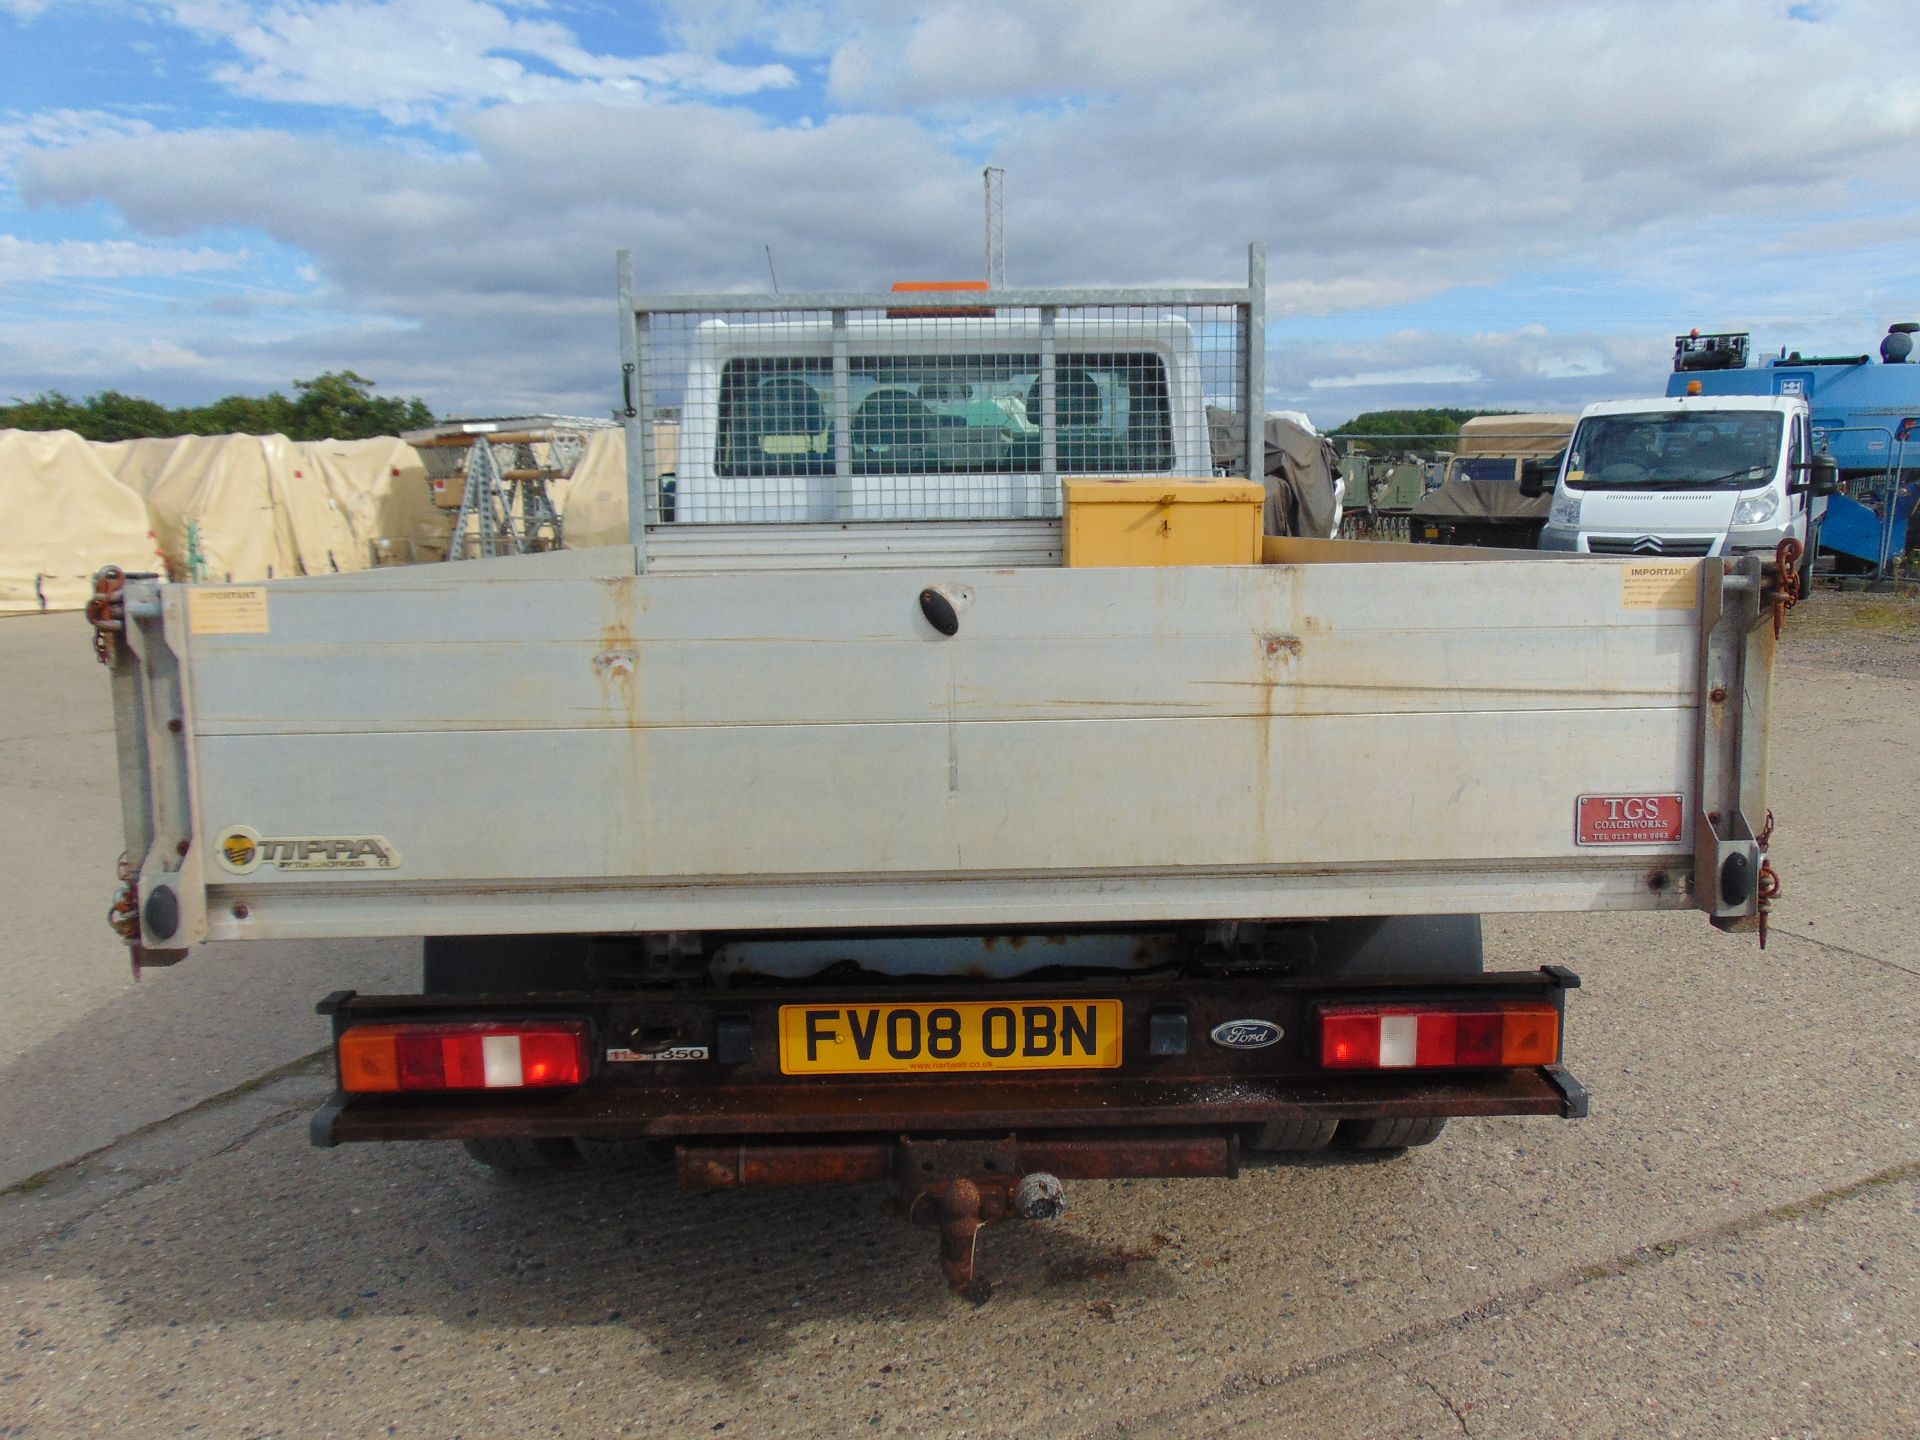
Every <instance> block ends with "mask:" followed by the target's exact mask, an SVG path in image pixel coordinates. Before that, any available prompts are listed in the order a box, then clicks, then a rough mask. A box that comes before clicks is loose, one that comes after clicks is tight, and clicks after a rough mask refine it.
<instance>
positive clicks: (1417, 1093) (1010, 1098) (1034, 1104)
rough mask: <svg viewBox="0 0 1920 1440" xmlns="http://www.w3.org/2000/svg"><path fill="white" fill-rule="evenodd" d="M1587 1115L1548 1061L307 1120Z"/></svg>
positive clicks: (653, 1125) (705, 1131)
mask: <svg viewBox="0 0 1920 1440" xmlns="http://www.w3.org/2000/svg"><path fill="white" fill-rule="evenodd" d="M1584 1111H1585V1096H1584V1093H1583V1092H1582V1091H1581V1089H1580V1086H1579V1084H1578V1082H1576V1081H1574V1080H1573V1079H1572V1077H1571V1076H1569V1075H1567V1073H1566V1072H1565V1071H1564V1070H1562V1069H1560V1068H1559V1067H1557V1066H1555V1067H1548V1068H1541V1069H1530V1070H1512V1071H1498V1072H1481V1073H1472V1074H1464V1075H1459V1076H1449V1077H1435V1076H1421V1077H1419V1078H1417V1079H1415V1078H1407V1079H1401V1078H1396V1077H1383V1076H1365V1077H1341V1078H1336V1079H1313V1080H1308V1081H1300V1080H1286V1081H1266V1080H1249V1081H1235V1082H1228V1083H1219V1082H1194V1081H1156V1080H1141V1079H1115V1080H1101V1081H1063V1080H1049V1081H1006V1080H995V1081H987V1082H982V1081H972V1080H956V1081H953V1082H951V1083H940V1084H928V1083H926V1082H924V1081H918V1082H910V1083H909V1082H900V1083H880V1084H876V1083H873V1082H871V1081H868V1082H863V1083H860V1084H857V1085H819V1084H806V1085H778V1084H775V1085H752V1086H712V1087H706V1088H701V1089H691V1088H690V1089H687V1090H669V1091H662V1090H650V1091H644V1092H642V1091H632V1090H618V1089H614V1090H605V1091H598V1092H596V1091H577V1092H573V1093H570V1094H563V1095H529V1094H525V1093H522V1094H519V1095H516V1096H514V1097H512V1098H510V1099H503V1098H496V1097H494V1096H486V1095H476V1096H451V1097H450V1096H444V1095H443V1096H436V1097H434V1098H431V1099H417V1100H416V1099H412V1098H410V1097H406V1096H395V1095H371V1096H351V1097H350V1096H345V1095H339V1096H336V1097H335V1098H334V1099H333V1100H331V1101H330V1102H329V1103H328V1104H327V1105H326V1106H325V1107H324V1108H323V1109H322V1110H321V1111H320V1112H319V1113H318V1114H317V1115H315V1116H314V1121H313V1138H314V1141H315V1143H316V1144H321V1145H339V1144H346V1143H349V1142H352V1141H360V1140H471V1139H485V1138H487V1137H490V1136H508V1135H510V1136H517V1137H523V1138H528V1139H537V1138H548V1137H551V1138H562V1137H569V1136H577V1137H586V1138H596V1139H637V1138H662V1139H664V1138H671V1137H682V1136H692V1135H776V1134H777V1135H796V1134H799V1135H806V1134H817V1135H828V1134H833V1135H847V1134H860V1133H873V1132H911V1133H920V1134H927V1133H936V1132H950V1131H975V1132H978V1131H983V1130H991V1131H1010V1130H1058V1129H1083V1128H1090V1129H1117V1128H1130V1127H1131V1128H1137V1127H1166V1126H1221V1125H1249V1124H1261V1123H1264V1122H1267V1121H1274V1120H1293V1119H1317V1120H1358V1119H1374V1118H1389V1117H1400V1116H1428V1115H1564V1116H1573V1115H1578V1114H1582V1113H1584Z"/></svg>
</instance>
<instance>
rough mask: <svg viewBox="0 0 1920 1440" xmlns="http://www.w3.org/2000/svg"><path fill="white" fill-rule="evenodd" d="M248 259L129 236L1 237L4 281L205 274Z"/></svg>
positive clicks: (1, 281) (1, 279) (232, 267)
mask: <svg viewBox="0 0 1920 1440" xmlns="http://www.w3.org/2000/svg"><path fill="white" fill-rule="evenodd" d="M249 258H250V257H249V256H248V255H247V252H246V251H244V250H240V251H233V250H215V249H211V248H209V247H207V246H204V245H203V246H199V247H197V248H195V249H191V250H187V249H181V248H177V247H173V246H161V245H143V244H139V243H137V242H134V241H131V240H22V239H20V238H19V237H18V236H17V235H0V285H5V284H9V283H15V282H19V281H27V280H53V279H59V278H64V277H69V276H71V277H76V278H87V279H95V280H103V279H117V280H125V279H131V278H133V277H135V276H155V275H205V274H207V273H209V272H213V271H221V270H235V269H238V268H239V267H240V266H242V265H244V264H246V263H247V260H248V259H249Z"/></svg>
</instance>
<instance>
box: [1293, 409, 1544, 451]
mask: <svg viewBox="0 0 1920 1440" xmlns="http://www.w3.org/2000/svg"><path fill="white" fill-rule="evenodd" d="M1513 413H1515V412H1513V411H1511V410H1451V409H1447V410H1369V411H1367V412H1366V413H1365V414H1363V415H1356V416H1354V417H1353V419H1351V420H1349V421H1347V423H1346V424H1344V425H1342V426H1340V427H1338V428H1337V429H1334V430H1330V431H1328V432H1327V433H1328V435H1329V436H1330V437H1331V438H1332V439H1333V440H1334V441H1335V442H1336V443H1337V442H1339V441H1341V440H1357V441H1365V440H1366V439H1367V438H1368V437H1369V436H1375V435H1458V434H1459V433H1460V426H1461V424H1462V422H1464V421H1467V420H1471V419H1473V418H1474V417H1475V416H1476V415H1511V414H1513ZM1365 448H1366V449H1367V450H1368V451H1369V452H1372V453H1375V454H1381V453H1385V452H1388V451H1393V452H1396V453H1397V452H1399V451H1401V450H1407V449H1414V450H1451V449H1453V446H1451V445H1449V444H1447V443H1446V442H1445V441H1444V440H1420V441H1391V440H1390V441H1385V442H1383V443H1380V444H1375V445H1367V446H1366V447H1365Z"/></svg>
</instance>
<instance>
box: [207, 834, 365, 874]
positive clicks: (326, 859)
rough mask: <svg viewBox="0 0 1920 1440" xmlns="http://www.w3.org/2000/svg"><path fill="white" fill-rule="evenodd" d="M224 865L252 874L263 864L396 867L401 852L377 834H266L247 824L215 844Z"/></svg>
mask: <svg viewBox="0 0 1920 1440" xmlns="http://www.w3.org/2000/svg"><path fill="white" fill-rule="evenodd" d="M214 853H215V855H216V856H218V857H219V860H220V864H221V867H222V868H224V869H226V870H228V871H230V872H231V873H232V874H235V875H251V874H252V873H253V872H254V871H256V870H258V869H260V867H261V866H263V865H270V866H272V867H273V868H274V869H275V870H393V869H397V868H398V867H399V864H400V852H399V851H397V850H395V849H394V848H393V846H391V845H389V844H388V843H387V842H386V841H385V840H384V839H382V838H381V837H380V836H378V835H295V836H290V837H287V838H284V839H283V838H279V837H269V836H263V835H262V834H261V833H260V832H259V831H258V830H255V829H253V828H252V827H251V826H247V825H235V826H234V827H233V828H232V829H231V830H226V831H222V832H221V835H220V838H219V840H218V841H216V842H215V844H214Z"/></svg>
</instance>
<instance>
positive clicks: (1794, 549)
mask: <svg viewBox="0 0 1920 1440" xmlns="http://www.w3.org/2000/svg"><path fill="white" fill-rule="evenodd" d="M1805 553H1806V548H1805V547H1804V546H1803V545H1801V543H1800V542H1799V541H1798V540H1796V539H1794V538H1793V537H1792V536H1791V535H1789V536H1788V537H1787V538H1786V539H1784V540H1782V541H1781V542H1780V543H1779V544H1778V545H1776V546H1775V547H1774V551H1773V568H1774V577H1773V591H1772V596H1773V638H1774V639H1776V640H1778V639H1779V638H1780V627H1781V626H1782V625H1784V624H1786V622H1787V611H1789V610H1791V609H1792V608H1793V607H1794V606H1796V605H1798V604H1799V603H1800V557H1801V556H1802V555H1804V554H1805Z"/></svg>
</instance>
